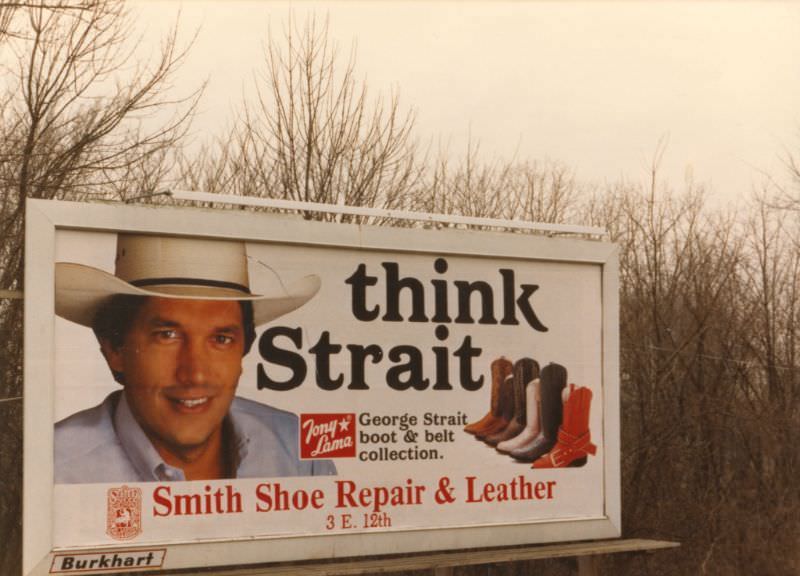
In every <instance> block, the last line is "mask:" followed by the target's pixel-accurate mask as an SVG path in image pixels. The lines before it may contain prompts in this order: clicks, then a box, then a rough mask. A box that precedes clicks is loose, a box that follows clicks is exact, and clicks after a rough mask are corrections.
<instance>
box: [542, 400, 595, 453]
mask: <svg viewBox="0 0 800 576" xmlns="http://www.w3.org/2000/svg"><path fill="white" fill-rule="evenodd" d="M591 403H592V391H591V390H589V389H588V388H586V387H585V386H582V387H580V388H575V385H574V384H570V395H569V398H568V399H567V401H566V402H565V403H564V418H563V422H562V424H561V427H560V428H559V429H558V442H556V445H555V446H553V449H552V450H550V452H548V453H547V454H545V455H544V456H542V457H541V458H539V459H538V460H536V461H535V462H534V463H533V468H567V467H576V466H583V465H584V464H586V458H587V456H588V455H589V454H592V455H594V454H595V452H596V451H597V447H596V446H595V445H594V444H592V441H591V436H590V433H589V407H590V405H591Z"/></svg>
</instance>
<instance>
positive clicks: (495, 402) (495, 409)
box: [464, 357, 513, 434]
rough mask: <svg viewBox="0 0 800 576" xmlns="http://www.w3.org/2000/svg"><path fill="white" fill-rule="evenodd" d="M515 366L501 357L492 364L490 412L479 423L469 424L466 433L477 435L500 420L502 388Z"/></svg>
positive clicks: (465, 429) (465, 428)
mask: <svg viewBox="0 0 800 576" xmlns="http://www.w3.org/2000/svg"><path fill="white" fill-rule="evenodd" d="M512 370H513V365H512V364H511V361H510V360H508V359H507V358H505V357H500V358H498V359H496V360H494V361H492V364H491V373H492V395H491V401H490V409H489V412H488V413H487V414H486V415H485V416H484V417H483V418H481V419H480V420H478V421H477V422H473V423H472V424H467V425H466V426H465V427H464V431H465V432H469V433H470V434H475V433H476V432H478V431H479V430H483V429H485V428H487V427H488V426H489V425H491V424H493V423H494V422H495V421H496V420H497V419H499V418H500V386H501V385H502V384H503V382H504V381H505V379H506V378H507V377H508V376H509V375H510V374H511V372H512Z"/></svg>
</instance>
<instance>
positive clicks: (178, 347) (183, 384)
mask: <svg viewBox="0 0 800 576" xmlns="http://www.w3.org/2000/svg"><path fill="white" fill-rule="evenodd" d="M102 344H103V350H104V352H105V354H106V358H107V360H108V363H109V366H110V367H111V369H112V370H114V371H116V372H121V373H122V374H123V380H124V382H125V395H126V397H127V399H128V403H129V404H130V407H131V411H132V412H133V414H134V416H135V417H136V420H137V422H139V425H140V426H141V427H142V429H143V430H144V431H145V433H146V434H147V436H148V437H149V438H150V441H151V442H152V443H153V445H154V446H155V448H156V450H158V451H159V453H161V455H162V457H163V456H164V455H165V453H164V451H165V450H166V451H167V453H170V454H174V455H176V456H178V457H180V458H182V459H185V458H187V457H191V455H192V454H193V453H196V452H197V451H200V452H202V450H203V449H204V448H205V447H206V446H208V445H209V444H210V442H211V441H212V440H214V441H218V440H219V439H220V438H221V433H222V420H223V419H224V418H225V415H226V414H227V413H228V408H229V407H230V404H231V402H232V401H233V397H234V393H235V392H236V385H237V384H238V382H239V376H240V375H241V373H242V355H243V352H244V329H243V326H242V312H241V308H240V306H239V303H238V302H231V301H219V300H176V299H169V298H148V299H147V301H146V302H145V303H144V304H143V305H142V307H141V308H140V309H139V311H138V312H137V314H136V317H135V318H134V320H133V323H132V324H131V327H130V329H129V330H128V332H127V333H126V334H125V337H124V340H123V344H122V347H120V348H118V349H116V350H114V349H112V348H111V347H110V345H109V344H108V343H107V342H104V343H102Z"/></svg>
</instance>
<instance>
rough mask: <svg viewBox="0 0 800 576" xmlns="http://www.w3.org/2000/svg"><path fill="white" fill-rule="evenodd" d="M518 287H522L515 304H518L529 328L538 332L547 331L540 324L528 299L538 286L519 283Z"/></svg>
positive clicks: (545, 327)
mask: <svg viewBox="0 0 800 576" xmlns="http://www.w3.org/2000/svg"><path fill="white" fill-rule="evenodd" d="M519 287H520V288H522V294H521V295H520V297H519V298H517V306H519V310H520V312H522V315H523V316H524V317H525V320H527V321H528V324H529V325H530V327H531V328H533V329H534V330H537V331H539V332H547V326H545V325H544V324H542V323H541V322H540V321H539V319H538V318H537V317H536V313H535V312H534V311H533V308H531V303H530V300H529V299H530V297H531V295H532V294H533V293H534V292H536V291H537V290H538V289H539V286H537V285H536V284H520V285H519Z"/></svg>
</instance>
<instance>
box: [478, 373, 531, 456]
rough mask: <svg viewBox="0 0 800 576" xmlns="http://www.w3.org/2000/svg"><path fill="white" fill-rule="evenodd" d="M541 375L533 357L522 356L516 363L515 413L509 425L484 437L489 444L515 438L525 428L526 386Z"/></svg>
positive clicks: (493, 444)
mask: <svg viewBox="0 0 800 576" xmlns="http://www.w3.org/2000/svg"><path fill="white" fill-rule="evenodd" d="M538 377H539V363H538V362H536V360H534V359H532V358H520V359H519V360H517V361H516V362H515V363H514V386H513V405H512V408H513V413H512V417H511V420H510V421H509V423H508V426H506V427H505V428H503V429H502V430H500V431H498V432H495V433H494V434H492V435H490V436H487V437H486V438H485V439H484V442H486V443H487V444H488V445H489V446H497V445H498V444H499V443H500V442H503V441H504V440H508V439H510V438H514V437H515V436H516V435H517V434H519V433H520V432H522V430H523V429H524V428H525V423H526V422H527V420H526V410H525V388H526V386H527V385H528V383H529V382H530V381H531V380H533V379H534V378H538Z"/></svg>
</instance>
